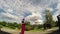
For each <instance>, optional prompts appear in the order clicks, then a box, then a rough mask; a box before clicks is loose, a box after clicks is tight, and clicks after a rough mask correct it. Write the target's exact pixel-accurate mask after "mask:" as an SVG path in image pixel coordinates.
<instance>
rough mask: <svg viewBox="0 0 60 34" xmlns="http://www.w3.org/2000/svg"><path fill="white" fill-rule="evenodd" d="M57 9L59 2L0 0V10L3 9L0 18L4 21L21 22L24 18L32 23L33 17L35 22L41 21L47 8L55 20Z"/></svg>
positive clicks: (53, 0) (0, 11) (47, 0)
mask: <svg viewBox="0 0 60 34" xmlns="http://www.w3.org/2000/svg"><path fill="white" fill-rule="evenodd" d="M59 7H60V0H0V8H2V9H3V10H0V14H1V17H0V18H2V17H3V16H4V17H3V18H4V19H5V20H9V21H18V22H21V20H22V18H23V17H24V18H25V19H26V20H29V19H31V20H30V21H31V22H34V17H36V19H37V20H41V21H43V20H44V17H43V14H44V13H43V12H44V10H45V9H46V8H47V9H49V10H50V11H51V12H54V14H53V19H54V20H55V18H56V16H57V15H58V14H59V13H60V12H59V11H60V10H59V9H60V8H59ZM54 10H57V11H54ZM56 13H57V14H56ZM6 17H7V18H6ZM54 17H55V18H54ZM56 19H57V18H56ZM2 20H3V19H2Z"/></svg>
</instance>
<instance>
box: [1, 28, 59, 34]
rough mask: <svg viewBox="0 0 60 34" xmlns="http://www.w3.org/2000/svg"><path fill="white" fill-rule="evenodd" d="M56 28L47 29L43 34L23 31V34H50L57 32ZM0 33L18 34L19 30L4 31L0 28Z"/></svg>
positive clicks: (41, 33) (4, 29)
mask: <svg viewBox="0 0 60 34" xmlns="http://www.w3.org/2000/svg"><path fill="white" fill-rule="evenodd" d="M57 29H58V28H52V29H48V30H45V31H44V32H40V31H38V32H32V31H25V34H47V33H51V32H53V31H55V30H57ZM1 30H2V31H5V32H9V33H11V34H19V32H20V30H10V29H6V28H2V29H1Z"/></svg>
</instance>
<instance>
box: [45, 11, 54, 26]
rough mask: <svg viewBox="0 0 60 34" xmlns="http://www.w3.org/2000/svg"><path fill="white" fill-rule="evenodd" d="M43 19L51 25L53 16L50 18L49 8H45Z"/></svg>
mask: <svg viewBox="0 0 60 34" xmlns="http://www.w3.org/2000/svg"><path fill="white" fill-rule="evenodd" d="M45 21H46V23H48V24H51V26H52V25H53V23H54V21H53V18H52V14H51V12H50V11H49V10H46V15H45Z"/></svg>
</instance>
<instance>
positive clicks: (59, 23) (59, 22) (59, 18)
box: [57, 14, 60, 31]
mask: <svg viewBox="0 0 60 34" xmlns="http://www.w3.org/2000/svg"><path fill="white" fill-rule="evenodd" d="M57 18H58V27H59V31H60V14H59V15H58V16H57Z"/></svg>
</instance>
